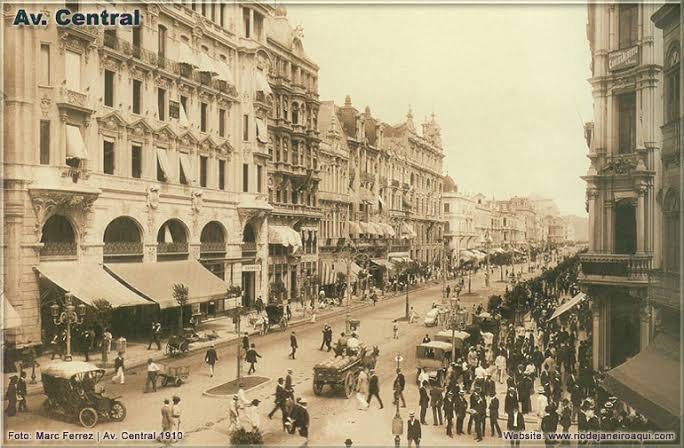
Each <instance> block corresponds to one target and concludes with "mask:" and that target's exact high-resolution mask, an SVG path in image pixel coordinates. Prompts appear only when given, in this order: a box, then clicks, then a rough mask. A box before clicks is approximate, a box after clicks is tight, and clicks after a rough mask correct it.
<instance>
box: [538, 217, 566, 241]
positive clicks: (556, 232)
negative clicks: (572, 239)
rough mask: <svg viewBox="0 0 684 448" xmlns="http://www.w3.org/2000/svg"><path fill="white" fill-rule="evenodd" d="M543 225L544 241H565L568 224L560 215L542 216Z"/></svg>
mask: <svg viewBox="0 0 684 448" xmlns="http://www.w3.org/2000/svg"><path fill="white" fill-rule="evenodd" d="M543 222H544V227H546V232H545V233H546V242H548V243H551V244H563V243H565V242H566V241H567V230H568V225H567V222H566V221H565V219H563V218H561V217H560V216H552V215H546V216H544V220H543Z"/></svg>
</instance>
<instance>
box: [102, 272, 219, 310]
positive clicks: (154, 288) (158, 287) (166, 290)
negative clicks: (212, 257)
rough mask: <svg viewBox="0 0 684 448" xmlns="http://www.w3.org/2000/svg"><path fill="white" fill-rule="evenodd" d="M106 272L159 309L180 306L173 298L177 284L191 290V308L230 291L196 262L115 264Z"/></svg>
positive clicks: (189, 302) (189, 298)
mask: <svg viewBox="0 0 684 448" xmlns="http://www.w3.org/2000/svg"><path fill="white" fill-rule="evenodd" d="M105 268H106V269H107V270H108V271H109V272H111V273H112V274H113V275H114V276H115V277H117V278H119V279H120V280H121V281H122V282H124V283H125V284H127V285H128V286H129V287H130V288H131V289H133V290H135V291H137V292H139V293H140V294H142V295H144V296H145V297H148V298H149V299H150V300H153V301H155V302H157V303H158V304H159V307H160V308H172V307H176V306H178V303H177V302H176V299H174V297H173V285H174V284H177V283H182V284H183V285H185V286H187V287H188V304H191V303H200V302H206V301H209V300H214V299H222V298H225V297H226V291H227V289H228V284H227V283H226V282H224V281H223V280H221V279H220V278H218V277H216V276H215V275H214V274H212V273H211V272H209V271H208V270H207V269H205V268H204V266H202V265H201V264H199V263H198V262H197V261H194V260H182V261H161V262H157V263H114V264H107V265H106V266H105Z"/></svg>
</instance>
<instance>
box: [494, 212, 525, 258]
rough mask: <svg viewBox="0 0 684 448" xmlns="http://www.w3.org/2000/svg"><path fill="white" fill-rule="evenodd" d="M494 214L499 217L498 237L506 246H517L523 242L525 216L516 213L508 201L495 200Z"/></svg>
mask: <svg viewBox="0 0 684 448" xmlns="http://www.w3.org/2000/svg"><path fill="white" fill-rule="evenodd" d="M493 207H494V208H495V210H496V212H495V214H496V215H498V216H499V218H500V219H501V236H500V238H498V239H499V240H500V241H501V244H502V245H503V246H504V247H506V248H517V247H519V246H523V245H524V244H525V238H524V235H525V217H524V216H522V215H520V214H518V212H517V210H516V209H515V208H514V207H513V206H512V204H511V202H510V201H496V202H495V203H494V204H493Z"/></svg>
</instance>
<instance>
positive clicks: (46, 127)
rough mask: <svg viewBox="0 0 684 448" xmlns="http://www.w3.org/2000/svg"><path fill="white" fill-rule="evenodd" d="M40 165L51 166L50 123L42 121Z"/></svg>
mask: <svg viewBox="0 0 684 448" xmlns="http://www.w3.org/2000/svg"><path fill="white" fill-rule="evenodd" d="M40 164H41V165H49V164H50V122H49V121H48V120H40Z"/></svg>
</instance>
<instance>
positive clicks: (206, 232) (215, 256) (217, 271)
mask: <svg viewBox="0 0 684 448" xmlns="http://www.w3.org/2000/svg"><path fill="white" fill-rule="evenodd" d="M225 234H226V232H225V230H224V229H223V226H222V225H221V223H219V222H218V221H211V222H209V223H207V225H205V226H204V228H203V229H202V233H201V234H200V263H202V266H204V267H205V268H207V270H209V271H210V272H211V273H213V274H214V275H215V276H217V277H218V278H220V279H221V280H223V279H224V278H225V272H226V266H225V261H224V260H223V259H224V258H225V255H226V243H225ZM214 311H215V310H214ZM202 312H204V311H202ZM207 314H214V313H211V310H209V309H208V310H207Z"/></svg>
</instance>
